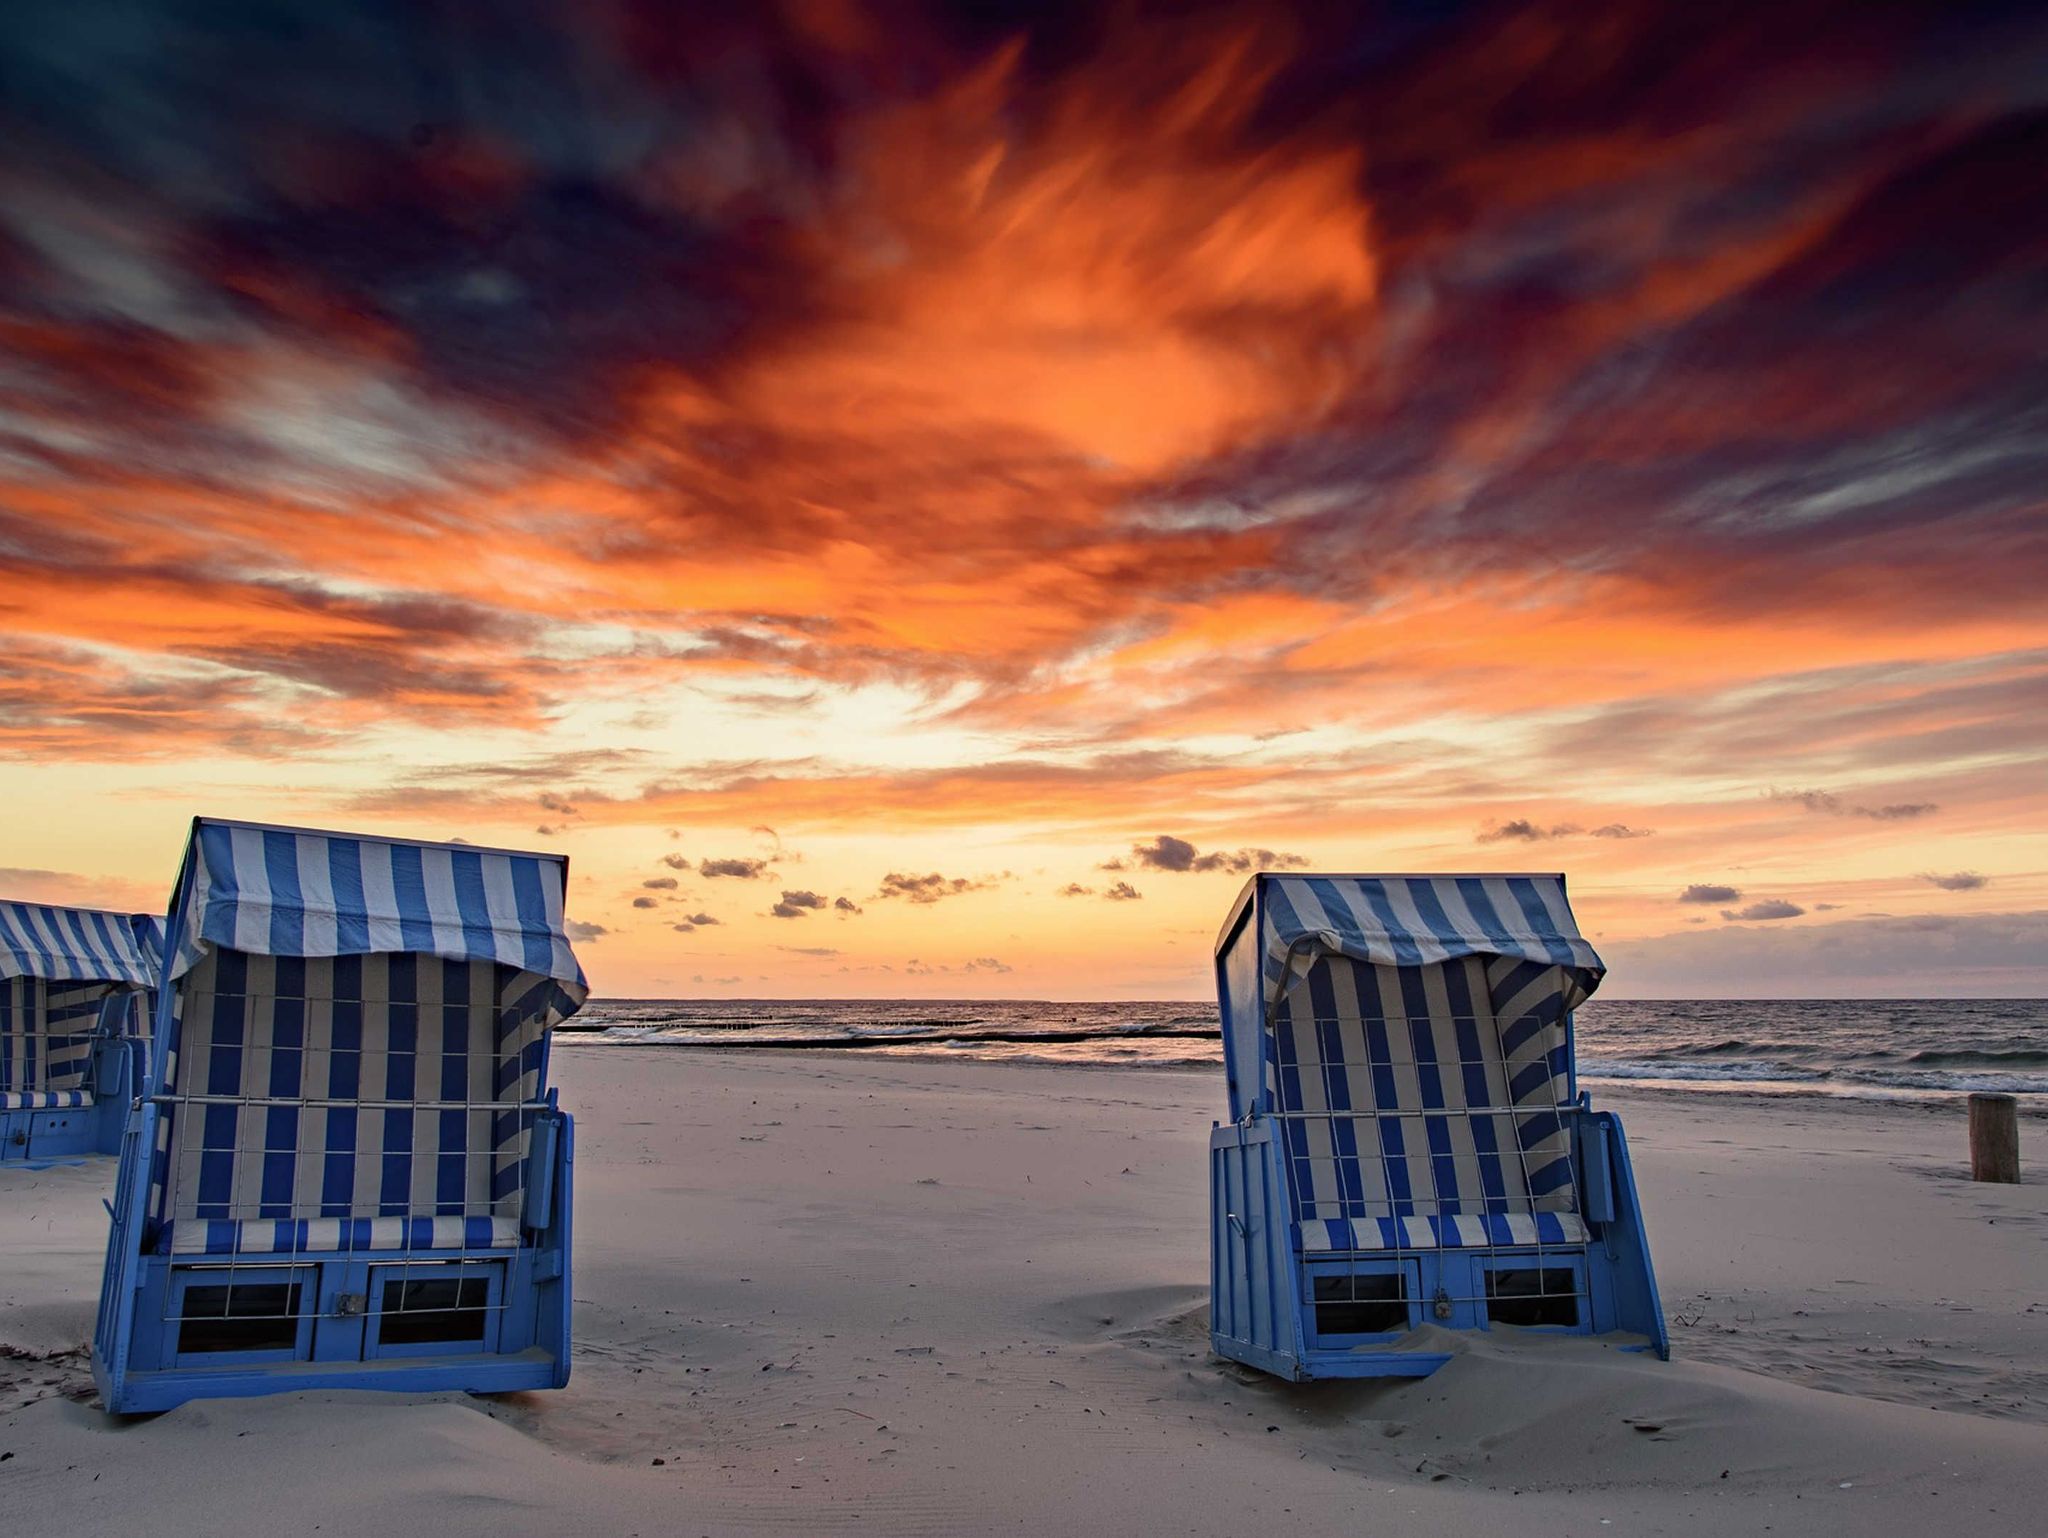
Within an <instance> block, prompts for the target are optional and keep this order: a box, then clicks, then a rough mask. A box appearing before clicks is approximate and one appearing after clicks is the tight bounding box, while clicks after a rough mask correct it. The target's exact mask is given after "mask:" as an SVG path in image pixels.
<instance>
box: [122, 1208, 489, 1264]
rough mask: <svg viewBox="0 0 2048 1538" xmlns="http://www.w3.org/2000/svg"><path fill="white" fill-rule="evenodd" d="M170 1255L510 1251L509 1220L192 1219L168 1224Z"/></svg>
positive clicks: (165, 1234) (165, 1240)
mask: <svg viewBox="0 0 2048 1538" xmlns="http://www.w3.org/2000/svg"><path fill="white" fill-rule="evenodd" d="M161 1242H162V1245H163V1248H164V1249H165V1250H167V1251H168V1252H169V1253H171V1254H173V1255H277V1254H293V1255H306V1254H320V1253H328V1252H334V1251H342V1252H354V1251H359V1250H406V1251H413V1250H509V1249H514V1248H516V1247H517V1246H518V1244H519V1224H518V1221H517V1220H516V1219H513V1218H496V1217H469V1218H465V1217H452V1218H296V1219H293V1218H281V1219H275V1220H273V1219H267V1218H250V1219H246V1220H244V1221H241V1222H236V1221H235V1220H233V1219H231V1218H216V1219H204V1218H193V1219H190V1220H187V1221H184V1222H176V1223H171V1224H169V1225H167V1226H166V1227H165V1229H164V1231H163V1238H162V1241H161Z"/></svg>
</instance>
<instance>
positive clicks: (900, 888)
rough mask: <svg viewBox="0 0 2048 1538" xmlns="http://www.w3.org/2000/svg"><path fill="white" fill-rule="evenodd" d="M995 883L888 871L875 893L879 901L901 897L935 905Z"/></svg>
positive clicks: (932, 873)
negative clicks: (943, 900)
mask: <svg viewBox="0 0 2048 1538" xmlns="http://www.w3.org/2000/svg"><path fill="white" fill-rule="evenodd" d="M995 884H996V883H995V882H994V881H992V880H988V879H985V878H984V879H983V880H979V881H970V880H969V879H968V878H967V877H965V876H942V875H940V874H939V873H938V872H937V871H933V872H931V873H930V874H929V875H924V876H913V875H906V874H904V873H903V872H901V871H893V870H892V871H890V872H889V874H888V875H886V876H884V877H883V878H882V885H881V889H880V890H879V891H877V892H876V893H875V897H876V898H877V899H878V900H879V899H881V898H885V897H902V898H906V899H908V900H909V901H911V902H914V903H935V902H939V901H941V900H942V899H944V898H948V897H958V896H960V895H961V894H962V893H963V892H980V891H985V890H987V889H988V888H990V887H993V886H994V885H995Z"/></svg>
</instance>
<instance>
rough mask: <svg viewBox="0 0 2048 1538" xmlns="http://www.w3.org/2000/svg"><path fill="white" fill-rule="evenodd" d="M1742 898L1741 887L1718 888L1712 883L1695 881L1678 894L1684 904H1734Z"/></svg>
mask: <svg viewBox="0 0 2048 1538" xmlns="http://www.w3.org/2000/svg"><path fill="white" fill-rule="evenodd" d="M1741 896H1742V891H1741V889H1740V888H1739V887H1732V886H1717V885H1715V884H1714V883H1713V882H1711V881H1695V882H1694V883H1693V884H1692V885H1691V886H1689V887H1687V888H1686V889H1685V890H1684V891H1683V892H1680V893H1679V894H1678V900H1679V901H1680V902H1682V903H1732V902H1734V901H1736V900H1737V899H1738V898H1740V897H1741Z"/></svg>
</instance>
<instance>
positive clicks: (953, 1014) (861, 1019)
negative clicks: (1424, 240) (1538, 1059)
mask: <svg viewBox="0 0 2048 1538" xmlns="http://www.w3.org/2000/svg"><path fill="white" fill-rule="evenodd" d="M1577 1021H1578V1048H1579V1077H1580V1079H1581V1080H1582V1081H1584V1082H1590V1083H1599V1082H1602V1081H1607V1082H1615V1081H1626V1082H1629V1083H1635V1084H1642V1085H1646V1086H1652V1087H1663V1088H1671V1089H1692V1090H1700V1089H1720V1090H1742V1091H1747V1092H1751V1093H1763V1094H1827V1095H1848V1096H1858V1097H1865V1098H1878V1099H1900V1098H1903V1099H1925V1098H1933V1097H1939V1096H1947V1095H1954V1094H1957V1093H1959V1092H1967V1091H1971V1090H2003V1091H2006V1092H2009V1093H2012V1094H2017V1095H2027V1096H2040V1097H2042V1098H2041V1099H2040V1100H2038V1101H2035V1102H2033V1105H2034V1106H2035V1107H2037V1108H2040V1109H2048V999H1755V1000H1741V999H1695V1000H1657V1001H1644V1000H1627V999H1622V1000H1608V999H1597V998H1596V999H1593V1000H1591V1001H1590V1002H1588V1003H1587V1004H1586V1005H1585V1006H1584V1007H1583V1008H1581V1009H1580V1010H1579V1012H1578V1016H1577ZM570 1024H571V1026H572V1027H573V1028H574V1035H573V1038H572V1039H573V1040H575V1041H576V1042H577V1043H578V1044H579V1045H585V1044H587V1045H591V1046H598V1045H603V1044H607V1043H626V1042H631V1043H638V1044H642V1045H657V1046H658V1045H674V1046H678V1047H695V1048H703V1047H717V1048H723V1049H728V1050H735V1051H746V1050H759V1049H763V1048H775V1049H793V1048H802V1049H817V1050H823V1051H832V1052H848V1051H858V1052H861V1053H864V1054H881V1055H884V1056H889V1057H899V1058H915V1059H938V1060H946V1061H954V1062H958V1061H979V1062H1024V1063H1041V1064H1088V1065H1092V1066H1097V1067H1111V1068H1161V1069H1187V1070H1191V1071H1192V1070H1201V1069H1209V1070H1216V1069H1220V1067H1221V1065H1222V1039H1221V1036H1220V1034H1219V1032H1218V1029H1217V1024H1216V1012H1215V1009H1214V1007H1213V1006H1209V1005H1203V1004H1195V1003H1189V1002H1186V1001H1180V1002H1171V1001H1164V1002H1153V1003H1095V1004H1073V1003H1046V1002H1035V1001H1031V1000H1024V999H1013V1000H998V1001H989V1000H974V1001H956V1002H946V1001H935V1000H931V999H916V1000H909V999H905V1000H874V999H862V1000H791V999H738V1000H709V999H705V1000H689V999H602V1000H594V1001H592V1002H591V1003H590V1004H589V1005H588V1006H586V1007H585V1008H584V1010H583V1011H582V1013H581V1014H579V1015H577V1016H576V1017H575V1019H574V1020H573V1021H572V1022H570Z"/></svg>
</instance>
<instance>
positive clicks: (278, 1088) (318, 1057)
mask: <svg viewBox="0 0 2048 1538" xmlns="http://www.w3.org/2000/svg"><path fill="white" fill-rule="evenodd" d="M566 869H567V862H566V861H564V860H562V859H561V858H559V857H556V856H546V855H516V854H505V853H501V852H497V851H489V850H478V849H474V848H470V847H468V846H464V845H421V844H407V843H397V842H392V841H386V840H378V839H370V838H357V837H353V836H344V835H334V834H320V833H306V832H300V831H296V830H280V829H267V828H252V827H248V826H245V825H240V824H227V823H212V822H205V821H201V822H199V823H197V824H195V826H194V830H193V842H192V845H191V848H190V849H189V850H188V852H187V855H186V865H185V870H184V872H183V874H182V875H181V877H180V889H179V894H178V898H177V902H176V904H175V905H174V908H173V914H174V921H173V930H174V932H175V933H176V934H177V935H178V936H179V941H178V948H177V952H176V954H175V956H174V957H173V958H172V960H171V962H170V969H171V977H172V983H171V986H170V988H169V990H168V992H169V996H170V999H171V1018H170V1020H169V1021H168V1022H167V1023H166V1025H165V1029H164V1038H165V1039H164V1041H163V1042H162V1043H161V1045H160V1048H159V1053H158V1057H159V1070H160V1078H161V1082H160V1085H159V1087H158V1090H157V1095H156V1098H157V1101H158V1103H159V1104H160V1105H161V1107H162V1113H161V1115H160V1116H159V1118H158V1123H157V1137H156V1146H155V1148H154V1150H153V1159H152V1171H151V1198H150V1208H149V1211H150V1215H151V1218H152V1221H153V1223H154V1225H155V1234H154V1243H155V1246H156V1248H157V1249H158V1250H160V1251H163V1252H169V1253H176V1254H207V1255H238V1254H257V1253H260V1254H277V1253H282V1252H291V1253H308V1252H316V1251H322V1250H375V1251H385V1252H396V1251H406V1252H410V1251H414V1250H418V1249H423V1248H428V1249H435V1250H476V1249H490V1248H503V1247H507V1246H511V1245H516V1244H518V1243H519V1242H520V1232H521V1229H520V1222H521V1217H522V1213H523V1210H524V1197H525V1182H526V1177H527V1156H528V1153H529V1151H530V1148H531V1143H532V1128H533V1123H534V1117H535V1114H536V1111H537V1109H538V1107H539V1104H540V1101H541V1096H542V1094H543V1092H544V1089H545V1076H546V1064H547V1034H548V1032H549V1030H550V1029H551V1028H552V1027H553V1026H554V1025H555V1024H556V1023H557V1022H558V1021H559V1020H561V1019H562V1018H564V1017H565V1016H567V1015H569V1014H571V1013H573V1012H574V1011H575V1010H576V1009H577V1008H578V1007H579V1006H580V1005H581V1004H582V1003H583V1001H584V998H585V997H586V996H587V993H588V988H587V985H586V984H585V982H584V979H583V973H582V969H581V968H580V967H579V966H578V965H577V963H576V958H575V954H574V952H573V951H572V950H571V949H570V946H569V943H568V939H567V937H566V934H565V932H564V927H563V914H562V905H563V890H564V886H565V883H566Z"/></svg>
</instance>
